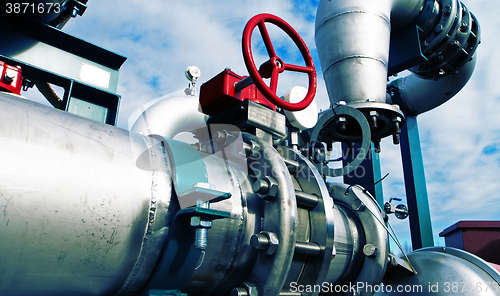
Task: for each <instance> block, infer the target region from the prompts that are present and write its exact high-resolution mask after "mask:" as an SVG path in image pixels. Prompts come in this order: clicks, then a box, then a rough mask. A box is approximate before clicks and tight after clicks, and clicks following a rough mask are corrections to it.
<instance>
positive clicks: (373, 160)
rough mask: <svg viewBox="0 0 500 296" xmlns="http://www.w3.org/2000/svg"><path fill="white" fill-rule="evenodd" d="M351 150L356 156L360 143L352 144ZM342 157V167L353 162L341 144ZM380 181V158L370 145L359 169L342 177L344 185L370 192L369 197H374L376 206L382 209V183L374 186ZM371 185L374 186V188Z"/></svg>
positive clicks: (345, 146) (351, 156)
mask: <svg viewBox="0 0 500 296" xmlns="http://www.w3.org/2000/svg"><path fill="white" fill-rule="evenodd" d="M352 149H353V150H354V155H357V153H358V151H359V149H361V143H353V146H352ZM342 155H343V159H342V160H343V161H342V162H343V165H344V166H345V165H346V164H348V163H350V162H351V161H352V160H353V154H352V151H351V153H349V152H348V149H347V145H346V144H345V143H342ZM380 179H382V173H381V171H380V157H379V155H378V153H375V149H374V147H373V143H372V144H371V149H370V151H368V154H367V155H366V157H365V159H364V160H363V162H362V163H361V164H360V165H359V167H357V168H356V169H355V170H354V171H353V172H351V173H349V174H347V175H345V176H344V183H346V184H349V185H354V184H358V185H361V186H363V187H364V188H366V189H367V190H368V192H370V194H371V195H373V196H374V197H375V199H376V200H377V202H378V204H379V205H380V206H381V207H382V208H383V207H384V194H383V190H382V182H379V183H377V184H375V183H376V182H378V181H379V180H380ZM373 184H375V186H374V185H373Z"/></svg>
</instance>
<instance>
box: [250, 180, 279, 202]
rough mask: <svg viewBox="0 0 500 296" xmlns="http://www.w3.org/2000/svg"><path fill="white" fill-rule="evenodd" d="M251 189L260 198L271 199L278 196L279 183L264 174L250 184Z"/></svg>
mask: <svg viewBox="0 0 500 296" xmlns="http://www.w3.org/2000/svg"><path fill="white" fill-rule="evenodd" d="M252 189H253V191H255V192H256V193H257V195H258V196H259V197H260V198H261V199H264V200H272V199H274V198H275V197H276V196H278V192H279V185H278V182H277V181H276V180H275V179H274V178H272V177H269V176H265V177H264V178H262V179H258V180H257V181H255V183H253V185H252Z"/></svg>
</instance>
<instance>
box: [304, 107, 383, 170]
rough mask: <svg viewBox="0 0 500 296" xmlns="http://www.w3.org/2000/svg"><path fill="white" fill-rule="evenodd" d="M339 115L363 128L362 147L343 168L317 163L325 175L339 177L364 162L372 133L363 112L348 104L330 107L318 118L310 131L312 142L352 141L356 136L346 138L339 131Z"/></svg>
mask: <svg viewBox="0 0 500 296" xmlns="http://www.w3.org/2000/svg"><path fill="white" fill-rule="evenodd" d="M386 105H387V104H386ZM344 115H345V117H344ZM339 117H344V118H345V119H346V120H347V119H349V120H350V121H356V122H357V123H358V125H357V126H358V129H360V130H361V140H362V143H361V149H360V150H359V153H358V155H357V156H356V157H355V158H354V160H353V161H352V162H351V163H349V164H347V165H346V166H344V167H342V168H338V169H331V168H329V167H328V165H325V164H323V163H318V164H315V166H316V168H317V169H318V170H319V172H320V173H321V174H322V175H324V176H330V177H339V176H344V175H347V174H349V173H350V172H352V171H354V169H356V168H357V167H358V166H359V165H360V164H361V162H363V160H364V159H365V157H366V155H367V154H368V151H369V149H370V138H371V133H370V125H369V124H368V121H367V120H366V118H365V116H364V115H363V114H362V113H361V112H359V111H358V110H356V109H355V108H352V107H350V106H347V105H344V106H340V107H336V108H334V109H329V110H328V111H326V112H325V113H323V114H322V116H321V117H320V118H319V120H318V123H317V124H316V126H315V127H314V128H313V129H312V131H311V132H310V140H311V142H313V141H315V140H319V141H325V142H326V141H332V140H340V141H348V142H352V140H354V138H353V139H350V138H345V137H342V136H341V134H340V133H339V126H338V124H337V122H336V121H335V119H336V118H339ZM346 131H349V130H346ZM356 139H357V138H356Z"/></svg>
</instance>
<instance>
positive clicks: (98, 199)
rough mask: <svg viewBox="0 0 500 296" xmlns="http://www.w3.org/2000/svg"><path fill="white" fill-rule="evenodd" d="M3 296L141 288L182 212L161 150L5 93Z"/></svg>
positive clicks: (0, 197)
mask: <svg viewBox="0 0 500 296" xmlns="http://www.w3.org/2000/svg"><path fill="white" fill-rule="evenodd" d="M0 113H1V114H0V143H1V144H0V159H1V161H0V163H1V165H0V215H1V217H0V223H1V226H0V238H1V240H0V275H1V280H0V295H9V296H12V295H112V294H114V293H116V292H118V291H120V290H122V292H126V291H130V290H132V291H134V290H135V291H137V289H140V288H143V287H144V285H145V283H146V280H147V279H148V278H149V276H150V275H151V273H152V270H153V268H154V266H155V264H156V262H157V257H158V255H159V252H160V250H161V248H162V247H163V246H164V243H165V241H166V239H167V233H168V228H167V225H169V221H170V219H171V218H172V215H173V214H174V213H175V211H176V210H177V207H178V206H176V205H173V204H171V203H170V199H171V191H172V189H171V177H170V171H169V170H170V169H169V166H170V165H169V162H168V159H167V158H166V157H165V156H164V154H163V151H164V149H163V147H162V144H161V143H160V142H159V141H157V140H155V139H153V138H150V137H146V136H142V135H139V134H135V133H129V132H128V131H125V130H122V129H119V128H116V127H113V126H110V125H106V124H102V123H99V122H95V121H92V120H88V119H85V118H83V117H79V116H75V115H73V114H70V113H66V112H62V111H60V110H56V109H53V108H50V107H46V106H42V105H40V104H38V103H34V102H30V101H27V100H26V99H23V98H22V97H19V96H15V95H12V94H7V93H0Z"/></svg>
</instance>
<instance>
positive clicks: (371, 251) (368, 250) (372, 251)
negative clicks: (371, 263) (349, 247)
mask: <svg viewBox="0 0 500 296" xmlns="http://www.w3.org/2000/svg"><path fill="white" fill-rule="evenodd" d="M377 252H378V248H377V247H375V246H374V245H372V244H366V245H365V246H364V247H363V254H365V256H366V257H370V258H375V257H377Z"/></svg>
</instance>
